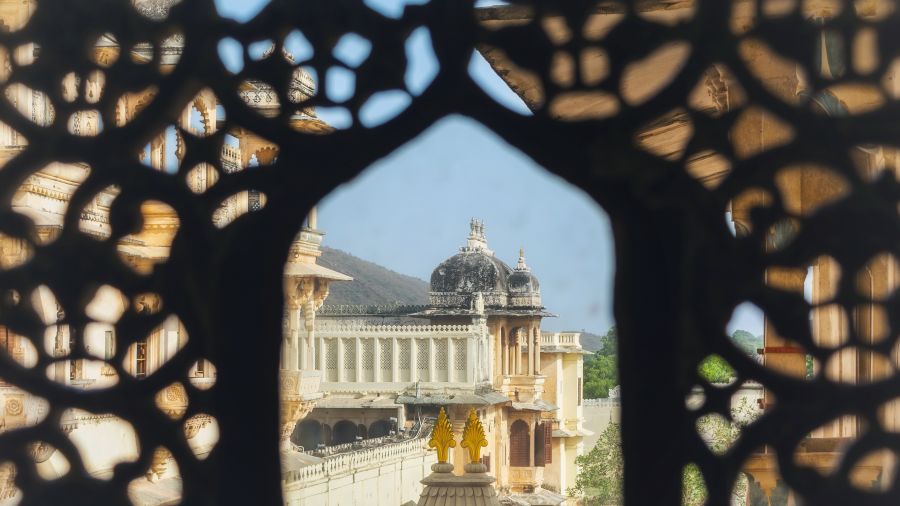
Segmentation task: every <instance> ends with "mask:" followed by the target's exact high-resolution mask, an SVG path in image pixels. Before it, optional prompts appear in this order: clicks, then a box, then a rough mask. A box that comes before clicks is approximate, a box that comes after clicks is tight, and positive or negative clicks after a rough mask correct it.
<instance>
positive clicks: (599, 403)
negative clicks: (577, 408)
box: [583, 397, 622, 408]
mask: <svg viewBox="0 0 900 506" xmlns="http://www.w3.org/2000/svg"><path fill="white" fill-rule="evenodd" d="M583 404H584V407H586V408H590V407H597V408H612V407H617V406H621V405H622V402H621V401H620V400H619V398H618V397H610V398H599V399H584V403H583Z"/></svg>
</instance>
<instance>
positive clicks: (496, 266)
mask: <svg viewBox="0 0 900 506" xmlns="http://www.w3.org/2000/svg"><path fill="white" fill-rule="evenodd" d="M429 299H430V301H429V304H428V305H426V306H421V307H410V306H404V307H374V306H373V307H364V306H334V307H329V306H325V307H323V310H322V311H320V312H319V314H318V316H317V321H316V325H315V327H314V329H315V339H316V345H315V354H316V363H315V367H316V369H317V370H319V372H320V373H321V374H322V392H323V394H324V398H323V399H322V400H320V401H318V402H317V404H316V408H315V409H314V410H313V411H312V413H311V414H310V415H309V416H308V417H307V418H306V420H304V421H303V422H301V423H300V424H298V426H297V429H296V431H295V433H294V438H293V441H294V443H295V444H297V445H299V446H302V447H303V448H304V449H305V450H310V449H312V448H318V447H319V446H320V445H326V446H328V445H342V444H343V445H346V444H352V443H353V442H354V441H356V440H357V439H361V440H363V441H362V443H361V444H365V440H366V439H371V438H385V437H391V436H392V435H393V434H395V433H397V432H408V431H410V430H418V429H417V428H418V427H420V426H421V425H422V424H423V422H424V423H427V422H428V421H430V420H433V418H434V417H435V416H436V415H437V412H438V409H439V408H441V407H444V408H445V409H446V410H447V414H448V416H449V418H450V420H452V423H453V425H454V428H455V429H456V430H461V429H462V424H463V422H464V421H465V419H466V416H467V415H468V413H469V411H470V410H472V409H474V410H475V412H476V413H477V415H478V417H479V419H480V420H481V421H482V423H483V424H484V427H485V431H486V438H487V441H488V445H487V447H486V448H485V449H484V451H483V453H482V463H484V464H485V465H486V466H487V469H488V472H490V473H491V474H492V475H493V476H495V477H496V479H497V481H496V483H495V486H496V487H497V488H498V489H499V491H500V495H501V498H502V499H503V500H504V501H508V502H510V503H511V504H517V503H522V504H560V503H561V502H563V501H564V500H565V491H566V490H567V489H568V488H570V487H571V486H573V485H574V480H575V474H576V466H575V457H576V456H577V455H579V454H580V453H582V451H583V445H582V438H583V437H584V436H585V435H586V434H588V433H589V431H586V430H585V429H584V428H583V422H584V417H583V412H582V406H581V404H582V399H581V384H582V374H583V370H582V362H583V353H584V352H583V350H582V348H581V345H580V343H579V334H578V333H559V332H556V333H552V332H542V331H541V320H542V319H543V318H546V317H552V316H553V315H552V314H550V313H547V312H546V311H545V309H544V308H543V306H542V305H541V295H540V285H539V282H538V279H537V277H536V276H535V275H534V274H533V273H532V272H531V269H530V268H529V267H528V265H527V264H526V262H525V256H524V251H520V254H519V259H518V262H517V263H516V266H515V267H510V266H508V265H507V264H506V263H504V262H503V261H502V260H500V259H499V258H498V257H497V256H496V255H495V254H494V252H493V251H491V250H490V249H489V248H488V244H487V239H486V234H485V227H484V225H483V224H482V223H480V222H478V221H476V220H473V221H472V222H471V224H470V233H469V236H468V238H467V240H466V244H465V246H463V247H462V248H461V249H460V251H459V253H457V254H456V255H454V256H452V257H450V258H449V259H447V260H445V261H444V262H442V263H440V264H439V265H438V266H437V267H436V268H435V270H434V272H433V273H432V276H431V291H430V295H429ZM385 320H388V321H389V323H384V322H385ZM321 451H326V450H324V449H323V450H321ZM463 460H464V452H461V451H457V452H455V453H454V454H453V455H451V462H452V463H454V464H456V465H457V468H458V469H463V464H465V462H463Z"/></svg>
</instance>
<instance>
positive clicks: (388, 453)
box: [282, 437, 428, 484]
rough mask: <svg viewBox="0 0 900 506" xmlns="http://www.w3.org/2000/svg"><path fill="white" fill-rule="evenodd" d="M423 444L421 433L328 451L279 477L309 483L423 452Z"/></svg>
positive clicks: (289, 481)
mask: <svg viewBox="0 0 900 506" xmlns="http://www.w3.org/2000/svg"><path fill="white" fill-rule="evenodd" d="M426 444H427V438H424V437H423V438H417V439H410V440H408V441H403V442H399V443H388V444H384V445H381V446H375V447H369V448H363V449H360V450H357V451H351V452H346V453H339V454H336V455H330V456H327V457H325V458H324V459H323V461H322V462H319V463H317V464H310V465H308V466H303V467H301V468H299V469H296V470H293V471H288V472H286V473H282V480H283V481H284V482H285V483H295V482H299V483H303V484H311V483H314V482H317V481H319V480H324V479H327V478H331V477H337V476H341V475H345V474H349V473H351V472H353V471H357V470H361V469H365V468H369V467H376V466H381V465H384V464H387V463H389V462H391V461H396V460H400V459H406V458H411V457H416V456H420V455H424V454H426V453H427V452H428V449H427V446H426Z"/></svg>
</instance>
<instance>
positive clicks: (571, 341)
mask: <svg viewBox="0 0 900 506" xmlns="http://www.w3.org/2000/svg"><path fill="white" fill-rule="evenodd" d="M541 346H572V347H577V348H581V333H580V332H541Z"/></svg>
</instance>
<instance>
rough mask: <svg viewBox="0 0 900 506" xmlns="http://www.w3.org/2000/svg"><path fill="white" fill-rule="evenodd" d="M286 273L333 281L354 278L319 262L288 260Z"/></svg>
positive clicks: (285, 268)
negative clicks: (308, 262) (307, 262)
mask: <svg viewBox="0 0 900 506" xmlns="http://www.w3.org/2000/svg"><path fill="white" fill-rule="evenodd" d="M284 275H285V276H304V277H311V278H323V279H330V280H333V281H353V278H351V277H350V276H347V275H346V274H341V273H340V272H337V271H333V270H331V269H329V268H327V267H322V266H321V265H318V264H306V263H294V262H288V264H287V265H285V267H284Z"/></svg>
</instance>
